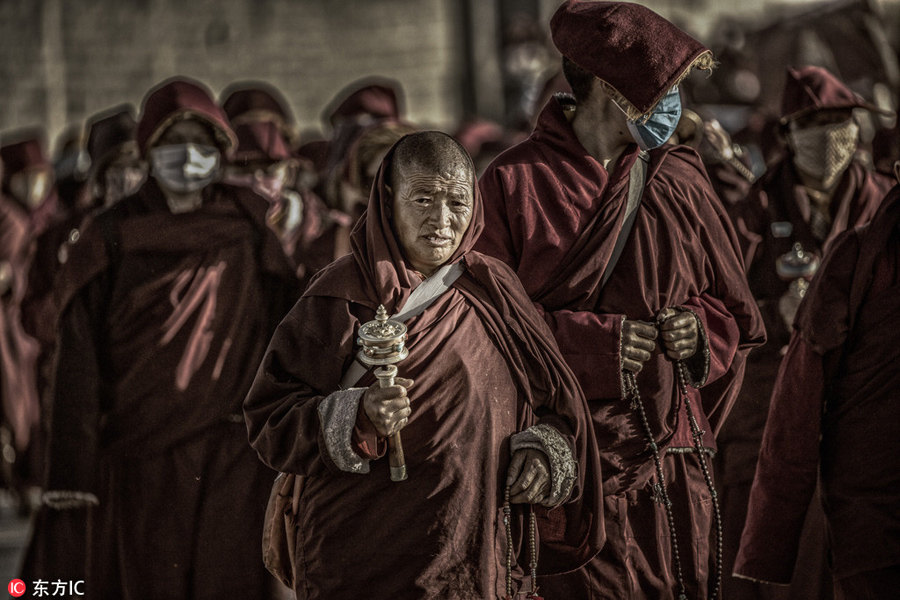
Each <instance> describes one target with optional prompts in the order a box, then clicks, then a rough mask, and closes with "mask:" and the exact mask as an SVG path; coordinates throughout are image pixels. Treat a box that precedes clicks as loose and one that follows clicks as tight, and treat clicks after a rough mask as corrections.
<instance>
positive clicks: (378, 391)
mask: <svg viewBox="0 0 900 600" xmlns="http://www.w3.org/2000/svg"><path fill="white" fill-rule="evenodd" d="M412 385H413V380H412V379H406V378H404V377H397V378H396V379H394V385H392V386H391V387H386V388H382V387H379V384H378V382H377V381H376V382H375V383H373V384H372V385H371V386H370V387H369V389H367V390H366V392H365V394H363V397H362V403H363V409H364V410H365V411H366V416H367V417H369V420H370V421H372V424H373V425H374V426H375V431H377V432H378V435H380V436H382V437H386V438H387V437H391V436H392V435H394V434H395V433H397V432H398V431H400V430H401V429H403V428H404V427H406V423H407V421H408V420H409V415H410V414H411V413H412V410H410V408H409V397H408V396H407V395H406V390H407V389H408V388H410V387H412Z"/></svg>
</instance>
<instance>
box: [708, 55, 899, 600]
mask: <svg viewBox="0 0 900 600" xmlns="http://www.w3.org/2000/svg"><path fill="white" fill-rule="evenodd" d="M858 109H867V110H870V111H879V110H880V109H878V108H877V107H875V106H873V105H871V104H869V103H867V102H865V101H864V100H863V99H862V98H860V97H859V96H858V95H856V94H855V93H853V91H852V90H850V88H849V87H847V86H846V85H845V84H844V83H843V82H842V81H840V80H839V79H838V78H837V77H835V76H834V75H833V74H831V73H830V72H828V71H827V70H825V69H823V68H821V67H814V66H806V67H800V68H790V67H789V68H788V69H787V70H786V73H785V85H784V92H783V94H782V107H781V122H780V129H781V134H782V135H783V136H784V139H785V141H786V142H787V152H786V154H785V156H783V157H782V158H781V160H779V161H778V162H777V163H775V164H774V165H772V166H771V167H770V168H769V171H768V172H767V173H766V175H765V177H763V178H762V179H760V180H759V181H758V182H757V183H756V184H755V185H754V187H753V189H751V191H750V194H749V195H748V196H747V197H746V198H745V199H744V200H742V201H740V202H738V203H737V204H736V205H734V206H733V207H732V216H733V218H734V224H735V229H736V230H737V233H738V240H739V242H740V244H741V250H742V252H743V254H744V260H745V265H746V269H747V278H748V281H749V283H750V289H751V291H752V292H753V295H754V297H755V298H756V300H757V303H758V304H759V307H760V311H761V313H762V315H763V319H764V321H765V324H766V332H767V334H768V338H769V343H768V344H767V345H766V346H765V347H764V348H761V349H760V351H759V352H754V353H753V355H752V356H751V357H750V360H749V363H748V365H747V376H746V385H745V386H744V389H743V391H742V393H741V397H740V399H739V401H738V402H737V404H736V407H735V412H734V414H733V418H732V419H730V420H729V421H728V423H726V425H725V427H724V428H723V430H722V433H721V436H720V446H721V453H720V457H721V459H722V460H721V462H719V463H718V465H717V467H718V468H719V469H720V470H719V473H718V474H719V475H721V481H722V483H723V489H722V495H723V507H724V511H725V514H726V516H725V519H726V523H727V524H728V529H727V531H726V538H725V556H726V570H727V571H730V570H731V567H732V565H733V564H734V558H735V556H736V554H737V548H738V544H739V541H740V532H741V529H742V528H743V524H744V519H745V517H746V514H747V513H746V511H747V502H748V499H749V496H750V485H751V484H752V482H753V474H754V469H755V466H756V459H757V456H758V454H759V448H760V444H761V442H762V435H763V429H764V427H765V424H766V415H767V414H768V403H769V398H770V397H771V395H772V389H773V386H774V384H775V378H776V376H777V374H778V368H779V365H780V364H781V360H782V356H783V355H784V351H785V348H786V347H787V345H788V342H789V340H790V336H791V330H792V322H793V318H794V314H795V313H796V310H797V305H798V304H799V302H800V299H801V298H802V294H803V292H804V290H805V288H806V285H807V279H809V278H811V277H812V276H813V274H814V273H815V270H814V269H815V267H816V265H817V264H818V261H820V260H821V259H822V258H823V257H824V256H825V254H826V253H827V252H829V248H830V246H831V245H832V243H833V242H834V239H835V238H836V237H837V236H838V235H840V234H841V233H842V232H843V231H845V230H847V229H851V228H853V227H856V226H859V225H863V224H865V223H867V222H868V221H869V220H870V219H871V218H872V215H874V214H875V211H876V210H878V206H879V205H880V204H881V201H882V199H883V198H884V196H885V194H887V192H888V190H889V189H890V188H891V185H892V184H891V181H890V179H889V178H888V177H885V176H883V175H881V174H879V173H875V172H874V171H873V170H872V169H871V168H869V167H867V166H866V165H865V164H864V163H863V162H862V161H861V160H859V158H858V155H857V153H856V150H857V147H858V144H859V141H858V138H859V126H858V125H857V124H856V121H855V120H854V118H853V111H854V110H858ZM795 246H796V247H797V249H798V251H801V252H802V253H803V254H802V256H803V259H798V258H793V257H794V256H795V254H796V252H793V251H792V249H793V248H794V247H795ZM786 261H787V262H786ZM791 261H794V262H798V263H803V262H804V261H811V262H808V263H807V267H806V268H805V269H803V268H799V265H798V267H797V268H788V267H789V265H790V262H791ZM809 506H810V517H809V518H810V526H809V527H808V528H807V529H806V532H805V536H804V541H803V543H802V544H801V548H802V550H801V559H800V560H801V563H802V566H801V568H799V569H797V581H795V582H794V584H793V586H792V587H793V588H795V589H794V590H793V592H791V591H790V590H784V591H785V593H784V594H783V596H782V597H784V598H787V597H789V596H791V595H795V594H802V595H806V594H810V595H811V596H814V597H819V596H820V595H825V596H826V597H827V595H828V594H829V592H830V587H831V586H830V581H829V579H830V578H829V575H828V572H827V564H826V557H825V542H826V540H825V530H824V527H823V525H822V512H821V510H820V508H819V503H817V502H815V503H811V504H810V505H809ZM726 590H727V591H728V592H729V596H731V595H732V594H740V596H739V597H740V598H769V597H770V596H771V594H772V590H766V589H759V586H756V585H755V584H753V583H752V582H750V581H741V580H739V579H730V578H727V579H726ZM820 590H821V592H820ZM776 593H780V591H776Z"/></svg>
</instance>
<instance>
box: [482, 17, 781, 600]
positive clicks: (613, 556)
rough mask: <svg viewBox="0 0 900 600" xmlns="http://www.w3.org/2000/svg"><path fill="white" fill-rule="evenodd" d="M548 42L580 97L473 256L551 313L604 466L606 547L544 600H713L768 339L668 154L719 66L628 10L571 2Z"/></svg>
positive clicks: (668, 27) (696, 194) (508, 159)
mask: <svg viewBox="0 0 900 600" xmlns="http://www.w3.org/2000/svg"><path fill="white" fill-rule="evenodd" d="M550 27H551V32H552V35H553V41H554V43H555V44H556V47H557V48H558V49H559V50H560V52H561V53H562V54H563V57H564V58H563V69H564V72H565V75H566V78H567V80H568V81H569V84H570V85H571V88H572V91H573V94H574V97H573V96H566V95H563V96H555V97H553V98H552V99H551V100H550V101H549V102H548V103H547V105H546V106H545V107H544V109H543V111H542V113H541V115H540V117H539V118H538V122H537V125H536V127H535V130H534V132H533V133H532V135H531V136H530V137H529V138H528V139H527V140H525V141H524V142H522V143H520V144H518V145H517V146H514V147H513V148H511V149H510V150H507V151H506V152H505V153H503V154H501V155H500V156H499V157H498V158H497V159H496V160H495V161H494V162H493V163H492V164H491V165H490V166H489V167H488V168H487V170H486V171H485V173H484V174H483V175H482V177H481V180H480V187H481V192H482V194H483V196H484V199H485V200H484V202H485V230H484V234H483V235H482V237H481V238H480V239H479V242H478V244H477V246H476V248H477V249H480V250H482V251H484V252H485V253H488V254H491V255H493V256H496V257H498V258H500V259H501V260H503V261H504V262H506V263H507V264H509V265H510V266H511V267H513V268H514V269H515V270H516V272H517V274H518V275H519V277H520V278H521V280H522V282H523V284H524V286H525V289H526V291H527V292H528V294H529V296H530V297H531V298H532V300H534V301H535V302H536V303H537V304H538V305H539V306H540V308H541V309H542V311H543V313H544V318H545V319H546V321H547V323H548V324H549V325H550V328H551V330H552V331H553V333H554V336H555V337H556V340H557V342H558V343H559V346H560V350H561V351H562V353H563V355H564V356H565V358H566V361H567V362H568V364H569V365H570V366H571V367H572V369H573V371H574V372H575V374H576V375H577V376H578V380H579V382H580V383H581V386H582V388H583V389H584V392H585V396H586V397H587V400H588V404H589V406H590V409H591V413H592V417H593V421H594V427H595V433H596V437H597V444H598V451H599V452H600V455H601V458H602V461H603V463H602V468H603V486H602V493H603V495H604V506H605V515H606V518H605V523H606V539H607V541H606V545H605V546H604V548H603V550H602V551H601V552H600V553H599V554H598V555H597V557H595V558H594V560H592V561H591V562H590V563H589V564H588V565H587V566H586V567H585V568H583V569H581V570H579V571H578V572H576V573H573V574H570V575H565V576H563V577H553V578H548V579H546V580H545V581H544V586H543V589H544V592H545V594H546V596H547V597H549V598H553V597H558V598H588V599H589V598H676V597H680V596H681V595H683V594H687V596H688V597H690V598H706V597H713V596H715V595H716V590H717V587H718V585H719V582H718V579H719V575H720V573H718V570H719V565H720V562H719V561H718V558H719V557H717V556H716V555H717V552H716V550H717V546H718V541H719V540H718V538H719V537H720V534H719V527H717V525H718V523H717V521H718V519H717V518H716V500H715V496H714V486H713V484H714V482H713V480H712V476H711V473H710V465H709V462H710V460H709V457H710V456H711V455H712V454H713V453H714V452H715V449H716V441H715V434H716V432H717V431H718V429H719V428H720V427H721V424H722V422H723V421H724V419H725V418H726V416H727V415H728V412H729V410H730V408H731V405H732V403H733V401H734V398H735V396H736V394H737V391H738V389H739V387H740V384H741V379H742V376H743V369H744V364H745V360H746V357H747V354H748V352H749V350H750V348H751V347H753V346H755V345H758V344H760V343H762V342H763V340H764V331H763V328H762V323H761V320H760V317H759V313H758V311H757V309H756V307H755V304H754V302H753V298H752V296H751V295H750V291H749V289H748V286H747V282H746V279H745V278H744V274H743V265H742V263H741V258H740V254H739V249H738V245H737V240H736V239H735V235H734V232H733V229H732V228H731V226H730V224H729V222H728V218H727V216H726V213H725V210H724V208H723V206H722V204H721V203H720V202H719V200H718V199H717V198H716V196H715V194H714V192H713V190H712V188H711V186H710V183H709V180H708V179H707V177H706V175H705V171H704V169H703V166H702V164H701V161H700V158H699V157H698V155H697V154H696V152H694V151H693V150H691V149H688V148H686V147H682V146H668V145H666V146H662V147H660V145H661V144H663V143H664V142H665V140H667V139H668V138H669V137H670V136H671V134H672V133H673V132H674V128H675V126H676V125H677V123H678V118H679V113H680V97H679V96H678V89H677V84H678V82H679V81H680V80H681V79H682V78H684V77H685V76H687V75H688V73H689V72H690V70H691V68H692V67H699V68H710V67H711V66H712V63H713V59H712V56H711V54H710V52H709V50H707V49H706V48H705V47H703V46H702V45H701V44H700V43H699V42H697V41H696V40H694V39H693V38H691V37H690V36H688V35H687V34H685V33H684V32H682V31H681V30H679V29H678V28H676V27H675V26H674V25H672V24H671V23H669V22H668V21H666V20H665V19H663V18H662V17H660V16H659V15H657V14H656V13H654V12H652V11H650V10H649V9H647V8H644V7H642V6H640V5H637V4H632V3H626V2H621V3H620V2H581V1H574V0H570V1H568V2H566V3H564V4H563V5H562V6H561V7H560V8H559V9H558V10H557V12H556V13H555V15H554V16H553V19H552V20H551V23H550ZM630 208H631V209H632V210H629V209H630ZM629 227H630V231H628V228H629ZM617 255H618V258H616V256H617ZM604 280H605V281H604Z"/></svg>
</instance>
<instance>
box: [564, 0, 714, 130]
mask: <svg viewBox="0 0 900 600" xmlns="http://www.w3.org/2000/svg"><path fill="white" fill-rule="evenodd" d="M550 32H551V35H552V37H553V43H554V44H555V45H556V48H557V49H558V50H559V51H560V52H561V53H562V54H563V56H565V57H566V58H568V59H569V60H571V61H572V62H574V63H575V64H577V65H578V66H580V67H581V68H583V69H585V70H587V71H588V72H590V73H591V74H593V75H594V76H595V77H598V78H599V79H601V80H602V81H603V82H604V83H606V85H607V87H608V88H612V90H611V91H612V94H611V95H612V96H613V98H614V100H616V102H617V103H618V104H619V105H620V106H621V107H622V108H623V109H624V110H625V112H626V114H627V116H628V118H629V119H630V120H636V119H639V118H641V117H642V116H646V115H648V114H649V113H650V112H651V111H652V110H653V108H654V107H655V106H656V104H657V103H658V102H659V101H660V100H661V99H662V97H663V96H665V95H666V93H667V92H668V91H669V90H671V89H672V88H673V87H674V86H676V85H678V83H679V82H680V81H681V80H682V79H684V78H685V77H686V76H687V75H688V74H690V71H691V68H692V67H697V68H700V69H705V70H711V69H712V68H713V66H714V60H713V57H712V52H711V51H710V50H709V49H708V48H706V47H705V46H704V45H703V44H701V43H700V42H698V41H697V40H695V39H694V38H692V37H691V36H690V35H688V34H687V33H685V32H684V31H682V30H681V29H679V28H678V27H676V26H675V25H673V24H672V23H670V22H669V21H667V20H666V19H664V18H662V17H661V16H659V15H658V14H656V13H655V12H653V11H652V10H650V9H649V8H646V7H644V6H641V5H639V4H632V3H630V2H594V1H588V0H568V1H567V2H566V3H564V4H563V5H562V6H560V7H559V9H557V11H556V13H555V14H554V15H553V18H552V19H551V20H550Z"/></svg>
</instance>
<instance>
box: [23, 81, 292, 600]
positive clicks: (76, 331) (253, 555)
mask: <svg viewBox="0 0 900 600" xmlns="http://www.w3.org/2000/svg"><path fill="white" fill-rule="evenodd" d="M136 134H137V135H136V140H137V144H138V148H139V150H140V153H141V156H142V157H143V158H144V159H146V160H148V161H149V163H150V177H149V178H148V180H147V181H146V182H145V183H144V184H143V185H142V186H141V188H140V189H139V190H138V192H137V193H136V194H134V195H132V196H129V197H128V198H125V199H123V200H121V201H119V202H117V203H116V204H114V205H112V206H111V207H110V208H109V209H107V210H106V211H104V212H102V213H100V214H98V215H97V216H96V217H95V218H94V219H93V221H92V222H91V223H89V224H88V225H87V226H86V227H85V228H84V229H83V231H82V232H81V237H80V239H79V240H78V242H76V243H75V244H73V245H72V247H71V249H70V256H69V260H68V262H67V263H66V265H65V266H64V267H63V270H62V271H61V273H60V283H59V286H58V288H57V293H58V296H57V299H58V305H59V306H60V307H61V310H62V312H61V319H60V323H59V342H58V346H57V348H58V349H57V368H56V377H55V385H54V388H53V389H54V395H53V398H52V402H53V414H52V418H51V432H50V446H49V464H48V475H47V482H46V488H45V489H46V491H45V493H44V501H45V503H46V504H47V505H49V506H50V507H51V508H55V509H58V510H59V511H61V513H68V514H70V516H69V517H68V519H67V520H65V521H64V522H66V523H67V524H69V525H72V523H73V521H74V520H76V519H79V518H80V519H81V520H82V522H83V528H84V529H86V539H87V540H88V541H87V543H86V544H82V545H81V546H78V545H76V544H73V543H69V545H67V546H66V545H64V544H60V545H58V546H57V547H56V548H55V552H57V553H60V552H61V550H60V548H65V554H66V557H67V559H68V560H69V561H72V560H77V559H80V560H83V561H84V562H85V564H86V567H84V569H85V571H86V572H85V573H84V576H83V577H79V579H84V580H85V585H84V590H85V593H86V595H87V596H89V597H92V598H197V597H209V598H224V597H236V598H237V597H239V598H267V597H269V592H268V589H267V586H269V584H270V583H271V582H273V580H272V579H271V578H270V577H269V575H268V573H266V571H265V569H264V568H263V566H262V564H261V563H262V553H261V549H260V544H259V539H260V536H261V535H262V528H263V522H262V519H263V511H264V509H265V505H266V500H267V498H268V487H269V485H268V483H269V482H270V481H271V478H272V477H273V473H272V472H271V471H270V470H268V469H266V468H265V467H264V466H263V465H261V464H260V463H259V461H258V460H257V459H256V457H255V456H254V453H253V450H252V449H251V448H250V447H249V446H248V444H247V438H246V429H245V428H244V425H243V416H242V414H241V403H242V401H243V399H244V396H246V394H247V390H248V389H249V388H250V383H251V382H252V380H253V368H252V367H251V368H249V369H248V365H251V364H252V365H255V364H257V363H258V361H259V360H260V359H261V358H262V355H263V352H264V350H265V345H266V342H267V341H268V339H269V337H270V336H271V334H272V332H273V331H274V329H275V326H276V325H277V323H278V322H279V321H280V320H281V319H282V318H283V317H284V315H285V314H286V313H287V310H288V308H289V307H290V305H291V304H292V303H293V302H294V301H295V299H296V292H295V286H296V278H295V276H294V272H293V268H292V267H291V266H290V265H289V264H288V262H287V259H286V257H285V256H284V253H283V252H282V251H281V247H280V244H279V243H278V239H277V238H276V237H275V235H274V233H272V231H271V230H270V229H269V228H268V227H267V225H266V221H265V215H266V210H267V208H268V203H267V202H266V201H265V200H264V199H263V198H262V197H260V196H258V195H257V194H255V193H253V192H252V191H250V190H248V189H246V188H239V187H233V186H228V185H224V184H221V183H219V182H218V178H219V176H220V165H221V162H222V160H223V159H224V157H225V156H227V155H228V154H229V153H230V152H231V151H232V150H233V148H234V145H235V142H236V140H235V136H234V133H233V132H232V130H231V128H230V126H229V125H228V121H227V119H226V117H225V114H224V113H223V112H222V110H221V109H220V108H219V107H218V106H216V104H215V101H214V100H213V99H212V97H211V95H210V92H209V90H207V89H206V87H205V86H203V85H202V84H200V83H198V82H194V81H191V80H187V79H174V80H169V81H167V82H164V83H163V84H161V85H159V86H158V87H156V88H155V89H153V90H152V91H151V92H150V93H149V94H148V96H147V97H146V98H145V100H144V105H143V108H142V114H141V117H140V119H139V122H138V125H137V132H136ZM61 519H65V517H62V518H61ZM72 528H74V526H73V525H72ZM56 532H57V529H55V528H53V527H52V526H51V527H49V529H48V531H47V533H48V535H50V536H51V537H52V536H53V535H54V534H55V533H56ZM76 534H77V532H72V538H68V539H65V540H61V541H62V542H71V539H74V538H75V537H76ZM50 547H51V550H53V549H54V547H53V546H52V545H50ZM44 569H45V570H38V571H37V574H38V575H39V576H42V577H45V578H46V577H48V576H52V574H53V573H56V572H57V571H56V570H54V563H53V562H52V558H51V559H49V560H48V562H47V563H45V565H44ZM68 574H69V571H67V572H66V575H68Z"/></svg>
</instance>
